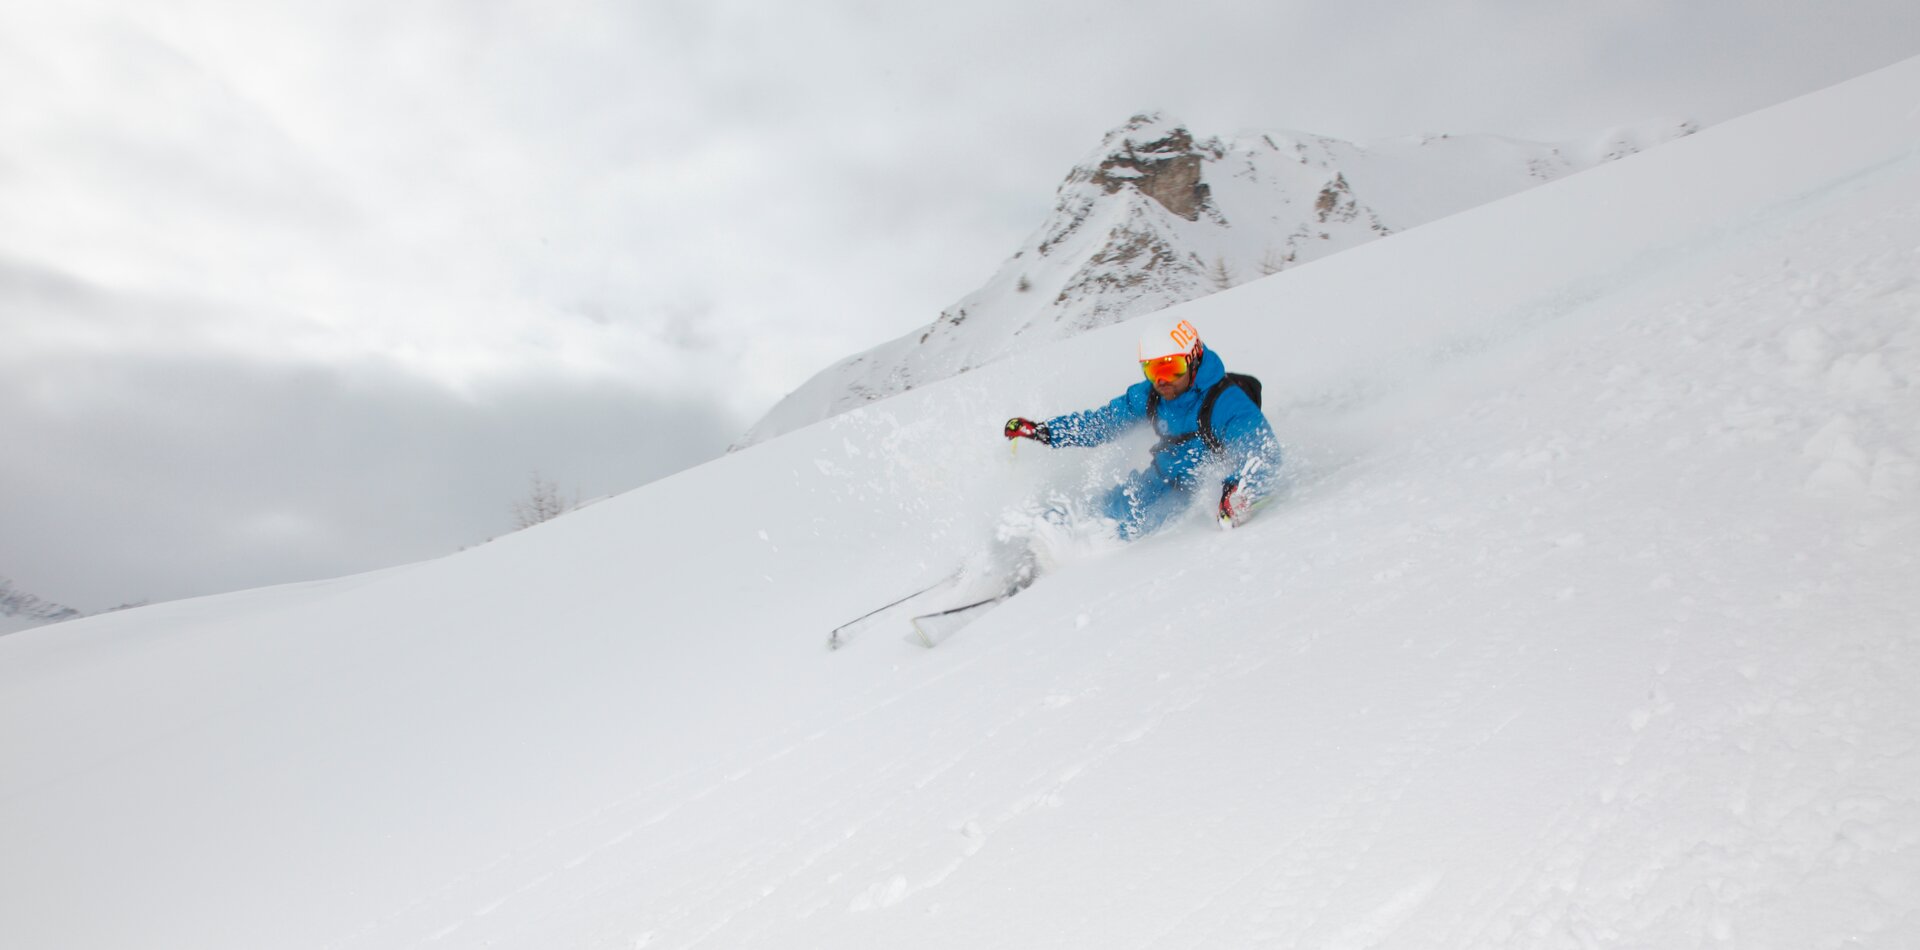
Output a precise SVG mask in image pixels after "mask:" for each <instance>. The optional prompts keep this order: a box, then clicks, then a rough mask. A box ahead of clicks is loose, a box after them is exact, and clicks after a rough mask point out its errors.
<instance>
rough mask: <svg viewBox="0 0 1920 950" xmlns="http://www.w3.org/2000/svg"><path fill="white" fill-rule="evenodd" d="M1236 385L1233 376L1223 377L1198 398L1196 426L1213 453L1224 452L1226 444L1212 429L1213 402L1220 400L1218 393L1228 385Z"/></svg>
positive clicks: (1223, 390)
mask: <svg viewBox="0 0 1920 950" xmlns="http://www.w3.org/2000/svg"><path fill="white" fill-rule="evenodd" d="M1238 385H1240V384H1239V383H1237V382H1235V381H1234V379H1233V377H1231V376H1228V377H1225V378H1223V379H1221V380H1220V381H1219V382H1217V383H1214V384H1213V387H1212V388H1211V389H1208V390H1207V395H1206V397H1205V398H1204V399H1201V400H1200V425H1199V426H1198V427H1197V428H1198V430H1199V432H1200V437H1201V438H1203V439H1205V440H1207V448H1209V449H1212V450H1213V454H1215V455H1219V454H1221V453H1222V452H1225V451H1226V450H1227V444H1226V443H1225V442H1222V441H1220V436H1219V434H1218V433H1216V432H1214V431H1213V404H1214V403H1216V402H1219V401H1220V394H1221V393H1222V392H1225V391H1226V388H1227V387H1228V386H1238Z"/></svg>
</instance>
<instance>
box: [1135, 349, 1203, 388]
mask: <svg viewBox="0 0 1920 950" xmlns="http://www.w3.org/2000/svg"><path fill="white" fill-rule="evenodd" d="M1192 370H1193V358H1192V357H1190V356H1188V355H1187V354H1185V353H1176V354H1174V355H1173V356H1162V357H1160V358H1159V359H1152V360H1141V361H1140V372H1142V373H1145V374H1146V376H1147V378H1148V379H1150V380H1152V381H1154V382H1156V383H1167V382H1172V381H1173V380H1176V379H1179V378H1180V377H1182V376H1185V375H1187V373H1189V372H1191V371H1192Z"/></svg>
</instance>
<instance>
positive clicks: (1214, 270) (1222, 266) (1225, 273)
mask: <svg viewBox="0 0 1920 950" xmlns="http://www.w3.org/2000/svg"><path fill="white" fill-rule="evenodd" d="M1207 279H1208V280H1210V281H1212V282H1213V287H1214V289H1215V290H1231V289H1232V288H1233V271H1232V270H1231V269H1229V268H1228V267H1227V256H1226V255H1225V254H1221V255H1217V256H1215V257H1214V259H1213V266H1212V267H1210V268H1208V269H1207Z"/></svg>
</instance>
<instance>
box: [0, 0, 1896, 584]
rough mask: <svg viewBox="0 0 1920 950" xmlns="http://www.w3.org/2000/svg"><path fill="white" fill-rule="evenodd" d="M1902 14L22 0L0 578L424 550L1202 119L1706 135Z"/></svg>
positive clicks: (97, 577) (820, 349) (635, 440)
mask: <svg viewBox="0 0 1920 950" xmlns="http://www.w3.org/2000/svg"><path fill="white" fill-rule="evenodd" d="M1917 54H1920V5H1916V4H1913V3H1912V2H1911V0H1838V2H1825V3H1819V4H1815V3H1795V4H1784V3H1756V2H1753V0H1620V2H1612V3H1604V4H1596V3H1578V4H1575V3H1551V2H1539V0H1511V2H1507V0H1502V2H1492V0H1482V2H1467V0H1457V2H1430V0H1420V2H1413V0H1403V2H1397V3H1377V4H1354V3H1340V4H1336V3H1330V2H1324V0H1322V2H1270V3H1252V2H1225V0H1102V2H1098V3H1092V2H1087V3H1082V2H1070V3H1032V2H1013V0H976V2H972V3H953V2H941V3H915V2H906V0H825V2H793V0H698V2H691V0H690V2H680V0H628V2H611V0H609V2H572V0H557V2H556V0H527V2H517V0H444V2H434V0H424V2H406V3H393V2H390V0H374V2H360V0H329V2H325V3H294V2H244V0H227V2H211V0H127V2H112V0H105V2H101V0H67V2H62V3H51V4H50V3H41V2H37V0H0V578H7V579H10V580H12V581H13V583H14V584H15V586H16V587H17V588H19V589H21V590H26V591H30V592H31V593H34V594H36V595H38V596H40V597H41V598H43V599H45V600H49V601H54V602H58V603H65V604H70V605H72V606H75V607H78V608H81V609H83V610H96V609H101V608H104V607H108V606H112V605H115V604H118V603H123V602H127V601H133V600H142V599H152V600H160V599H170V598H175V597H180V596H187V595H192V594H200V593H209V592H216V591H221V590H228V589H234V588H238V587H246V586H254V585H258V584H264V583H273V582H280V581H289V580H299V579H305V578H312V577H320V576H330V575H334V574H340V573H346V572H352V571H357V570H363V569H368V568H372V567H378V566H383V565H387V564H393V563H399V562H404V561H408V560H414V559H419V558H423V557H431V556H435V555H439V554H443V553H446V552H449V551H452V550H456V549H458V548H460V547H462V546H464V545H470V544H473V543H477V542H480V541H482V540H484V539H485V538H487V537H489V536H493V535H497V534H499V533H502V532H504V531H506V530H508V529H509V528H510V527H511V524H512V515H511V505H512V502H513V501H514V500H515V499H516V498H519V497H522V496H524V495H525V493H526V483H527V479H528V476H529V473H530V472H531V471H534V470H536V469H537V470H539V471H541V472H542V473H544V474H545V475H546V476H547V477H549V478H551V479H553V480H554V481H556V482H558V483H559V484H560V485H561V486H562V487H563V489H564V490H566V491H567V492H569V493H573V494H578V495H580V496H582V497H594V496H598V495H605V494H611V493H615V492H619V491H623V490H625V489H628V488H631V487H633V486H635V485H638V484H642V483H644V482H646V481H649V480H651V479H653V478H657V477H660V476H661V475H664V474H667V473H670V472H673V471H676V470H679V469H682V468H685V467H687V466H688V465H691V464H695V463H697V462H700V461H703V460H705V459H709V458H711V457H713V456H714V455H716V454H718V453H719V452H720V451H722V450H723V449H724V448H725V446H726V445H727V443H728V442H729V441H731V440H732V439H733V438H734V437H736V436H737V435H738V434H739V433H740V432H741V430H743V429H744V428H745V427H746V426H747V425H748V424H749V423H751V422H752V421H753V419H755V418H757V416H758V414H759V413H760V412H762V411H764V410H765V409H766V408H768V407H769V406H770V405H771V404H772V403H773V402H774V401H775V400H776V399H778V398H779V397H780V396H781V395H783V394H784V393H786V392H787V391H788V390H790V389H792V388H793V387H794V386H796V385H798V384H799V383H800V382H802V381H803V380H804V379H805V378H806V377H807V376H809V375H811V373H812V372H813V371H815V370H817V369H819V368H821V367H822V366H823V365H825V364H826V363H828V362H830V361H832V360H834V359H836V358H838V357H840V356H843V355H846V354H847V353H850V352H852V351H854V350H858V349H862V348H865V347H867V346H870V345H873V344H875V343H878V342H880V341H882V340H885V339H888V338H891V337H894V336H897V335H899V334H902V333H905V332H907V331H909V330H911V329H913V328H915V327H917V326H919V325H921V324H924V323H925V322H927V321H929V320H930V319H932V318H933V317H934V316H935V315H937V314H938V312H939V311H940V309H941V308H942V307H944V306H945V305H946V304H948V303H950V302H952V301H953V300H955V299H957V298H958V297H960V296H961V295H962V294H964V293H966V292H967V291H969V290H971V289H973V288H974V287H975V286H977V285H978V284H979V283H980V282H982V281H983V280H984V279H985V278H986V277H987V276H988V275H989V274H991V273H992V272H993V270H994V269H995V268H996V267H997V266H998V265H999V263H1000V262H1001V261H1002V259H1003V258H1004V257H1005V256H1006V255H1007V254H1008V253H1010V252H1011V250H1012V249H1013V248H1014V247H1015V246H1016V245H1017V244H1018V243H1019V241H1020V240H1021V239H1022V238H1024V237H1025V236H1026V235H1027V233H1028V232H1030V231H1031V230H1032V229H1034V228H1035V227H1037V226H1038V225H1039V224H1040V222H1041V220H1042V218H1043V217H1044V215H1045V214H1046V212H1047V210H1048V209H1049V207H1050V205H1051V199H1052V192H1053V189H1054V187H1055V186H1056V185H1057V184H1058V183H1059V181H1060V179H1061V178H1062V177H1063V176H1064V175H1065V174H1066V172H1067V170H1068V169H1069V168H1070V166H1071V165H1072V164H1073V163H1074V162H1075V161H1077V160H1079V159H1080V158H1082V157H1084V155H1085V153H1086V152H1087V151H1088V150H1089V149H1091V148H1092V147H1094V146H1095V145H1096V144H1097V143H1098V141H1099V138H1100V136H1101V134H1102V133H1103V132H1105V131H1106V130H1107V129H1108V128H1110V127H1112V126H1115V125H1118V124H1120V123H1122V122H1124V121H1125V120H1126V119H1127V118H1128V117H1129V116H1130V115H1132V114H1134V113H1136V112H1140V111H1144V110H1149V109H1159V110H1164V111H1165V112H1167V113H1168V114H1170V115H1173V116H1175V117H1178V118H1180V119H1183V120H1185V121H1186V122H1188V123H1189V125H1190V126H1191V127H1192V128H1193V129H1194V130H1195V131H1196V132H1197V133H1199V134H1202V135H1209V134H1228V133H1232V132H1235V131H1239V130H1244V129H1263V130H1264V129H1295V130H1303V131H1310V132H1317V133H1323V134H1329V135H1335V136H1340V137H1345V138H1353V139H1363V140H1364V139H1368V138H1381V137H1388V136H1395V135H1401V134H1408V133H1415V132H1496V133H1504V134H1508V135H1514V136H1518V137H1524V138H1540V139H1574V138H1582V137H1585V136H1588V135H1597V134H1598V133H1600V132H1601V131H1602V130H1604V129H1606V128H1608V127H1610V126H1614V125H1624V124H1629V123H1636V122H1641V121H1643V120H1647V119H1652V118H1665V117H1673V118H1691V119H1695V120H1698V121H1701V122H1703V123H1707V124H1711V123H1714V122H1717V121H1721V120H1724V119H1727V118H1731V117H1733V116H1735V115H1738V114H1740V113H1743V112H1746V111H1750V110H1753V109H1757V108H1762V107H1764V106H1767V105H1769V104H1772V103H1774V102H1778V101H1780V100H1783V99H1785V98H1789V97H1791V96H1793V95H1797V94H1799V93H1803V92H1808V91H1811V90H1813V89H1817V88H1820V87H1822V86H1825V85H1828V84H1831V83H1834V82H1837V81H1840V80H1843V79H1846V78H1849V77H1851V76H1854V75H1858V74H1860V73H1862V72H1866V71H1868V70H1871V69H1873V68H1876V67H1879V66H1882V65H1886V64H1888V63H1891V62H1894V61H1897V60H1899V59H1903V58H1906V57H1908V56H1912V55H1917Z"/></svg>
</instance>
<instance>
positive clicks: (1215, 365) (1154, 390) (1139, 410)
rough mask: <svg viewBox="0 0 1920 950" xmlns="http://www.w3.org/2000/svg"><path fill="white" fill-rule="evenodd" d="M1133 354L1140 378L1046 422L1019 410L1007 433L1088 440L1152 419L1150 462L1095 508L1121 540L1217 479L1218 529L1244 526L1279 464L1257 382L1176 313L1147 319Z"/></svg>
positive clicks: (1164, 518)
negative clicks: (1231, 368) (1098, 402)
mask: <svg viewBox="0 0 1920 950" xmlns="http://www.w3.org/2000/svg"><path fill="white" fill-rule="evenodd" d="M1139 356H1140V370H1141V372H1142V373H1143V374H1145V376H1146V379H1145V380H1142V381H1141V382H1137V383H1134V384H1133V385H1132V386H1130V387H1128V388H1127V391H1126V392H1124V393H1121V394H1120V395H1119V396H1118V397H1117V398H1115V399H1114V400H1113V401H1112V402H1109V403H1107V404H1106V405H1104V406H1101V407H1099V408H1097V409H1089V410H1086V411H1084V412H1074V413H1068V414H1067V415H1064V416H1057V417H1055V418H1052V419H1048V420H1046V421H1044V422H1035V421H1033V420H1031V419H1026V418H1023V417H1020V416H1015V417H1014V418H1012V419H1008V420H1007V426H1006V437H1007V438H1008V439H1032V440H1033V441H1035V442H1038V443H1040V444H1042V445H1047V446H1063V445H1070V446H1093V445H1100V444H1101V443H1104V442H1108V441H1111V440H1113V439H1115V438H1118V437H1120V436H1121V435H1123V434H1125V433H1126V432H1128V431H1129V430H1131V429H1133V428H1134V427H1135V426H1138V425H1141V424H1142V423H1145V424H1149V425H1152V426H1153V429H1154V434H1156V435H1158V436H1159V437H1160V441H1159V442H1157V443H1155V444H1154V446H1153V464H1151V465H1149V466H1147V467H1146V468H1144V469H1141V470H1139V471H1136V472H1133V473H1132V474H1130V475H1128V476H1127V477H1126V478H1125V479H1124V480H1123V481H1121V483H1120V484H1118V485H1116V486H1114V487H1113V489H1112V490H1110V491H1109V492H1107V494H1106V497H1105V499H1104V501H1103V503H1102V505H1101V513H1102V514H1104V515H1105V516H1106V517H1108V518H1111V519H1113V521H1114V522H1115V523H1116V524H1117V525H1118V531H1119V534H1120V537H1121V539H1122V540H1128V541H1130V540H1133V539H1134V538H1137V537H1140V536H1142V535H1145V534H1148V533H1150V532H1153V531H1155V530H1157V529H1159V528H1160V527H1161V526H1163V525H1165V524H1166V523H1167V522H1168V521H1170V520H1171V519H1172V518H1174V516H1176V515H1178V514H1180V513H1181V512H1183V511H1185V510H1186V509H1187V506H1189V505H1190V504H1192V503H1193V500H1194V498H1195V496H1197V495H1201V494H1203V491H1202V490H1203V489H1204V488H1207V487H1209V486H1212V485H1214V484H1216V483H1215V482H1214V481H1213V479H1214V478H1218V479H1219V481H1218V482H1217V485H1218V488H1219V495H1218V498H1219V502H1218V505H1219V507H1218V512H1217V518H1218V519H1219V523H1220V526H1221V527H1223V528H1231V527H1234V526H1236V525H1238V524H1241V523H1242V522H1244V521H1245V520H1246V519H1247V517H1248V516H1249V515H1250V513H1251V512H1252V509H1253V506H1254V505H1255V504H1257V503H1258V502H1260V501H1261V500H1262V499H1263V498H1265V497H1266V496H1267V495H1268V493H1269V492H1271V491H1272V490H1273V488H1274V485H1275V480H1276V478H1275V477H1276V475H1277V474H1278V472H1279V469H1280V463H1281V453H1280V443H1279V442H1278V440H1276V439H1275V438H1274V436H1273V429H1272V427H1270V426H1269V425H1268V424H1267V418H1266V416H1265V415H1264V414H1262V413H1261V411H1260V404H1259V395H1260V384H1259V381H1257V380H1255V379H1253V378H1252V377H1248V376H1240V375H1237V374H1234V375H1232V376H1231V377H1230V376H1229V374H1228V373H1227V368H1226V364H1225V363H1224V362H1223V361H1222V360H1221V359H1220V355H1219V354H1218V353H1215V352H1214V351H1213V350H1210V349H1208V348H1207V347H1206V346H1205V345H1204V344H1202V343H1201V342H1200V334H1199V332H1198V331H1196V330H1195V329H1194V328H1193V324H1191V323H1188V322H1187V321H1186V320H1183V319H1181V318H1179V317H1175V316H1169V317H1161V318H1155V319H1150V320H1149V321H1148V323H1147V326H1146V328H1145V329H1144V330H1143V332H1142V333H1141V335H1140V353H1139ZM1206 494H1208V495H1209V496H1210V495H1211V493H1210V492H1208V493H1206Z"/></svg>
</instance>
